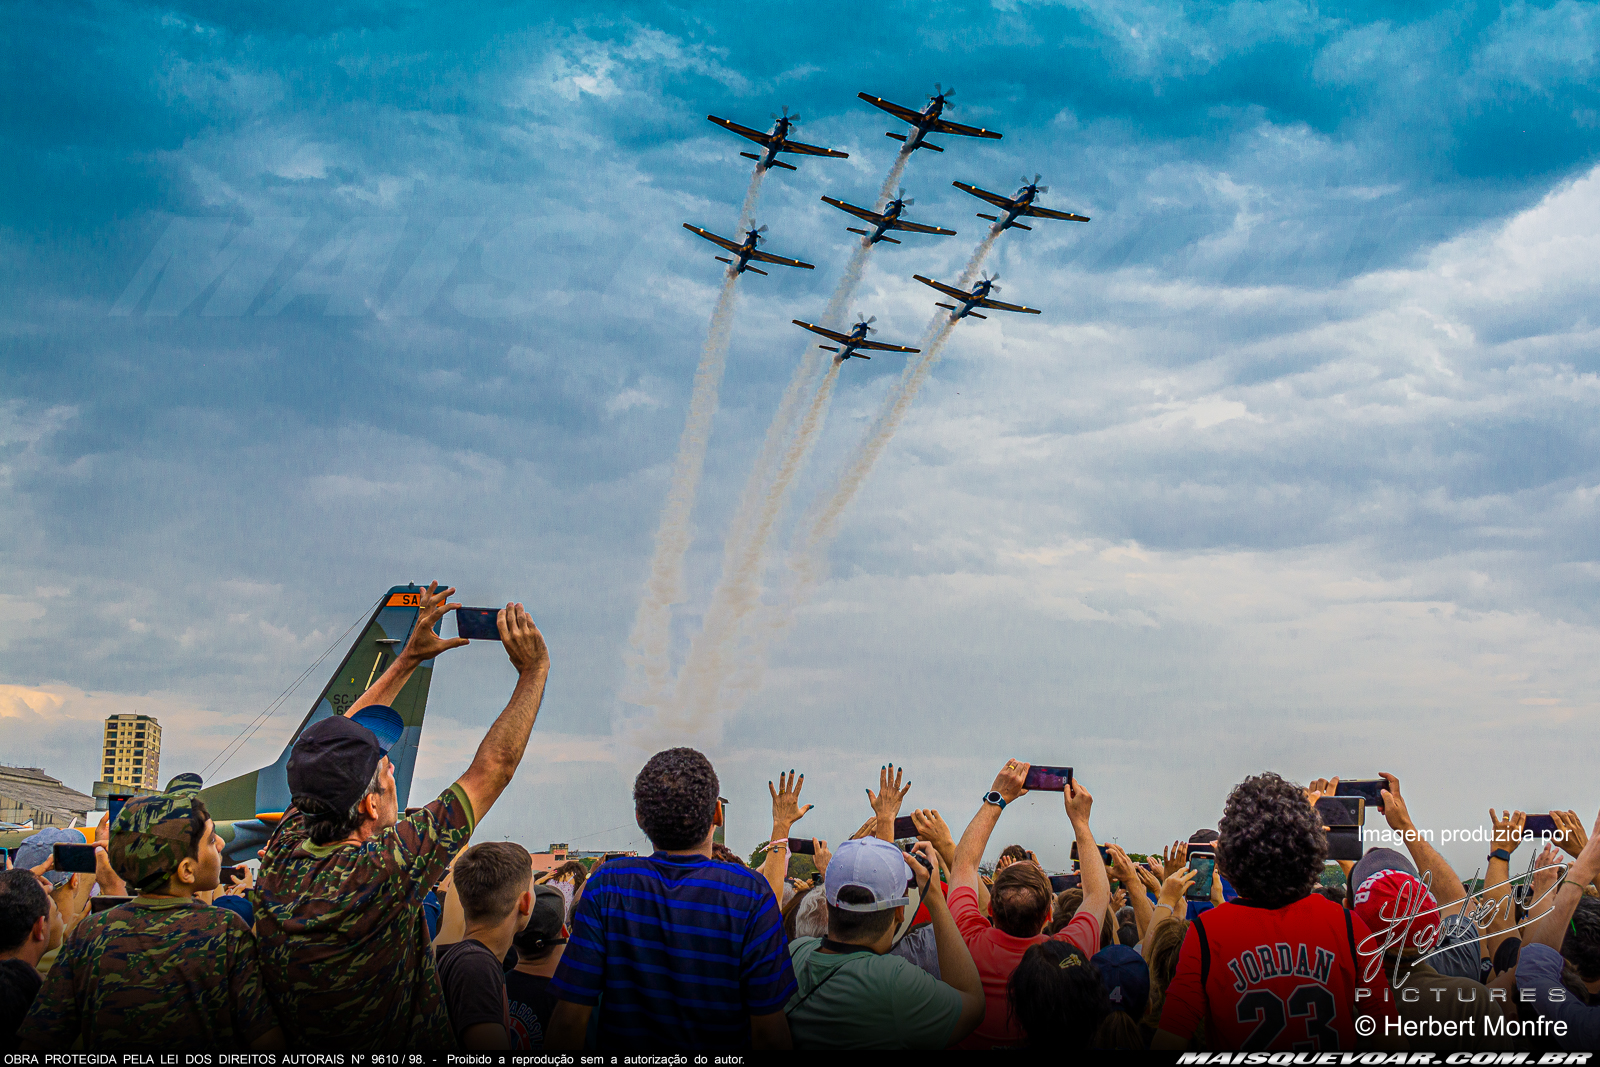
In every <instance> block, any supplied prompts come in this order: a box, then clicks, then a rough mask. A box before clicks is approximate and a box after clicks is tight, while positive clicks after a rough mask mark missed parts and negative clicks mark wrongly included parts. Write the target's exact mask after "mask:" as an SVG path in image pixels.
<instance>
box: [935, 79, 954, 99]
mask: <svg viewBox="0 0 1600 1067" xmlns="http://www.w3.org/2000/svg"><path fill="white" fill-rule="evenodd" d="M955 93H956V89H955V86H953V85H952V86H951V87H950V88H948V89H946V88H943V87H942V86H940V84H939V83H938V82H934V83H933V95H932V96H930V97H928V99H929V100H948V99H950V98H951V97H952V96H954V95H955Z"/></svg>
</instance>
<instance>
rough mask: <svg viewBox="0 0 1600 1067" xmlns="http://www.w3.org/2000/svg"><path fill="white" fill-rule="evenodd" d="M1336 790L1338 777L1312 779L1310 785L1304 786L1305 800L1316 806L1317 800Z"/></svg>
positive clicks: (1337, 790)
mask: <svg viewBox="0 0 1600 1067" xmlns="http://www.w3.org/2000/svg"><path fill="white" fill-rule="evenodd" d="M1338 792H1339V779H1337V778H1316V779H1313V780H1312V782H1311V784H1310V785H1308V786H1306V801H1307V803H1309V804H1310V805H1311V806H1312V807H1313V808H1314V807H1316V806H1317V801H1319V800H1321V799H1322V798H1323V797H1331V796H1334V795H1335V794H1336V793H1338Z"/></svg>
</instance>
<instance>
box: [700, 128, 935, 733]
mask: <svg viewBox="0 0 1600 1067" xmlns="http://www.w3.org/2000/svg"><path fill="white" fill-rule="evenodd" d="M909 159H910V153H909V152H907V151H906V150H905V149H901V150H900V151H899V152H897V153H895V159H894V163H893V164H892V165H891V166H890V168H889V172H888V174H886V175H885V176H884V179H883V182H882V184H881V185H880V186H879V188H878V195H877V199H876V200H875V201H874V206H873V210H874V211H878V212H881V211H883V209H884V207H885V206H886V205H887V204H888V202H889V199H890V197H891V196H893V195H894V192H895V189H896V187H897V186H898V185H899V182H900V179H901V177H902V176H903V175H904V174H905V169H906V163H907V161H908V160H909ZM872 249H873V244H872V243H871V242H870V241H868V240H866V239H865V238H863V239H862V240H861V241H860V242H859V243H858V245H857V247H856V248H855V250H854V251H853V252H852V253H851V255H850V259H849V261H848V262H847V263H846V264H845V268H844V272H843V273H842V274H841V275H840V277H839V283H838V284H837V285H836V286H835V287H834V291H833V295H832V296H831V297H830V298H829V300H828V303H827V306H826V307H825V308H824V309H823V313H822V324H823V325H824V326H828V327H830V328H838V327H839V326H841V325H843V323H842V319H843V317H844V315H845V312H846V310H847V309H848V307H849V304H850V299H851V297H853V296H854V295H855V291H856V289H857V288H858V287H859V286H860V284H861V276H862V274H863V273H864V272H865V270H866V265H867V260H868V259H869V258H870V257H871V255H872ZM817 351H818V350H817V349H816V348H814V347H813V346H812V345H811V344H810V343H809V342H808V343H807V345H806V348H805V351H804V352H803V353H802V355H801V357H800V359H799V360H798V361H797V363H796V365H795V370H794V373H793V375H791V377H790V380H789V385H788V386H787V387H786V388H785V389H784V393H783V397H782V399H781V400H780V401H779V402H778V410H777V411H776V412H775V413H774V415H773V419H772V422H771V424H770V425H769V426H768V427H767V433H766V437H765V439H764V440H763V441H762V445H761V451H760V452H759V453H758V454H757V456H756V460H755V462H754V463H753V464H752V465H751V468H750V474H749V476H748V477H747V478H746V480H745V487H744V491H743V492H742V493H741V494H740V498H739V509H738V511H737V512H736V513H735V514H734V519H733V522H732V523H731V524H730V525H729V528H728V536H727V539H726V541H725V542H724V544H723V556H722V575H721V577H720V578H719V579H718V581H717V585H716V587H715V588H714V589H713V590H712V594H711V603H710V605H709V606H708V607H707V609H706V614H705V616H704V620H703V622H702V626H701V632H700V634H699V635H698V636H697V637H696V638H695V640H694V641H693V643H692V644H691V645H690V649H689V656H688V659H687V660H686V661H685V664H684V669H683V672H682V673H681V674H680V675H679V680H678V692H677V694H676V705H677V708H676V710H677V714H676V715H675V716H674V718H675V719H677V720H680V723H681V725H683V726H684V727H685V728H688V727H690V726H691V725H692V723H693V722H694V721H695V720H696V719H697V718H698V717H699V716H700V715H704V714H706V713H709V712H711V711H714V710H716V708H717V704H718V695H719V693H720V692H721V690H722V688H723V683H724V681H725V679H726V677H727V675H728V673H729V672H730V671H731V670H732V669H733V667H734V655H733V651H734V645H735V642H736V641H737V638H738V635H739V630H740V625H741V623H742V622H743V621H744V619H745V618H746V617H748V616H749V614H750V613H751V612H752V611H754V610H755V609H756V608H757V607H758V606H759V605H760V585H761V574H762V570H763V563H764V560H765V558H766V552H767V546H768V544H769V542H770V541H771V539H772V535H773V531H774V530H775V528H776V525H777V521H778V518H779V516H780V515H781V514H782V513H783V507H784V503H785V502H786V500H787V499H788V494H789V489H790V488H791V487H792V486H793V484H794V479H795V477H796V476H797V475H798V474H799V473H800V470H801V469H802V468H803V466H804V464H805V459H806V457H807V455H809V453H810V451H811V446H812V444H813V443H814V442H815V440H816V435H817V433H818V432H819V431H820V429H821V427H822V421H823V416H824V414H825V413H826V411H827V405H828V402H829V400H830V399H831V397H832V395H833V388H834V386H835V385H836V384H837V381H838V371H839V364H838V363H837V362H835V361H832V360H831V359H829V360H828V362H832V366H831V367H829V369H828V370H827V373H826V375H825V377H824V378H823V381H822V385H821V386H820V387H819V388H818V389H817V391H816V393H815V394H814V395H813V397H812V402H811V405H810V407H809V408H808V409H807V411H806V414H805V417H804V419H802V420H801V421H800V423H799V428H798V430H796V429H795V428H794V427H795V420H796V419H797V418H799V415H800V411H801V403H802V401H803V399H804V398H805V396H806V393H807V392H808V391H809V387H810V385H811V383H812V382H813V381H814V380H815V378H816V375H817V372H818V371H819V370H821V369H822V368H823V367H824V366H827V362H824V360H825V359H826V358H827V357H819V356H818V355H817V354H816V353H817Z"/></svg>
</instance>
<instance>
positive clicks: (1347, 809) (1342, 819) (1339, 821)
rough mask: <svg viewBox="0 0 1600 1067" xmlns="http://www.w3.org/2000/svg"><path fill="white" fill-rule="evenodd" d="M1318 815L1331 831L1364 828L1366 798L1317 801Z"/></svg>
mask: <svg viewBox="0 0 1600 1067" xmlns="http://www.w3.org/2000/svg"><path fill="white" fill-rule="evenodd" d="M1317 815H1318V816H1319V817H1321V819H1322V825H1324V826H1326V827H1327V828H1328V829H1330V830H1337V829H1339V828H1340V827H1350V826H1362V825H1364V824H1365V821H1366V817H1367V798H1366V797H1323V798H1322V799H1321V800H1319V801H1317Z"/></svg>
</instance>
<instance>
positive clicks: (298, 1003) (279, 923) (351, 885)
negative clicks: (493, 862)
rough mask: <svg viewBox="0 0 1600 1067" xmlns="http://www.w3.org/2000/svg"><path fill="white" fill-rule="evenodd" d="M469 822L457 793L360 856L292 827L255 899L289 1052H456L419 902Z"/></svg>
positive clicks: (293, 822)
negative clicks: (315, 840) (315, 841)
mask: <svg viewBox="0 0 1600 1067" xmlns="http://www.w3.org/2000/svg"><path fill="white" fill-rule="evenodd" d="M472 821H473V816H472V805H471V803H470V802H468V800H467V795H466V793H465V792H463V791H462V789H461V787H460V786H459V785H452V786H451V787H450V788H449V789H446V790H445V791H444V793H443V794H441V795H440V797H439V799H437V800H435V801H433V802H432V803H430V804H429V805H427V806H426V807H423V808H418V809H415V810H413V811H409V812H406V813H404V814H402V815H401V816H400V821H399V822H398V823H396V824H395V825H394V826H391V827H389V828H388V829H386V830H383V831H382V832H380V833H379V834H377V835H376V836H375V837H373V838H372V839H370V840H368V841H366V842H365V843H363V844H360V845H345V844H341V845H313V844H311V842H310V840H309V839H308V838H307V836H306V830H305V823H304V819H303V817H302V816H301V815H300V814H299V813H298V812H296V811H294V810H292V809H291V810H290V811H289V812H288V813H287V814H286V815H284V821H283V824H282V825H281V826H280V827H279V829H278V832H277V833H276V834H275V835H274V836H273V839H272V840H271V841H270V842H269V843H268V845H267V854H266V858H265V859H264V860H263V861H262V864H261V877H260V879H259V881H258V882H257V884H256V888H255V889H254V890H253V891H252V892H251V894H250V897H251V901H252V903H254V905H255V909H256V936H257V938H258V939H259V941H260V945H261V971H262V977H263V981H264V984H265V986H266V990H267V996H268V997H269V998H271V1000H272V1003H273V1006H274V1007H276V1008H277V1011H278V1016H279V1018H281V1019H282V1020H283V1028H284V1032H285V1035H286V1036H287V1037H288V1040H289V1045H290V1047H291V1048H311V1049H317V1050H319V1051H320V1050H325V1049H358V1050H370V1049H453V1048H455V1035H454V1033H453V1032H452V1031H451V1029H450V1017H449V1014H448V1013H447V1011H446V1009H445V1004H444V996H443V993H442V992H441V990H440V988H439V973H438V970H437V969H436V968H435V966H434V959H433V943H432V940H431V939H430V938H429V937H428V925H427V923H426V921H424V919H423V914H422V898H423V897H424V896H426V895H427V893H428V890H430V889H432V888H433V886H434V884H435V883H437V882H438V881H439V879H440V878H441V877H443V875H444V871H445V868H446V866H448V865H449V863H450V858H451V857H452V856H454V855H455V854H456V852H457V851H459V850H460V849H461V848H462V847H463V846H464V845H466V843H467V839H468V838H469V837H470V836H471V834H472Z"/></svg>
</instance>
